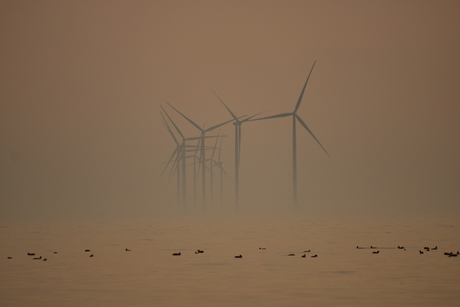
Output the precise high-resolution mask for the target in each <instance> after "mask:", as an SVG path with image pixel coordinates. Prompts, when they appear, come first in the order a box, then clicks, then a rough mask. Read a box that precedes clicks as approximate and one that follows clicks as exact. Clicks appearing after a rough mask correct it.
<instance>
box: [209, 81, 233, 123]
mask: <svg viewBox="0 0 460 307" xmlns="http://www.w3.org/2000/svg"><path fill="white" fill-rule="evenodd" d="M211 90H212V92H213V93H214V95H216V97H217V99H219V100H220V102H222V104H223V105H224V107H225V108H226V109H227V111H228V112H229V113H230V115H231V116H232V117H233V119H234V120H235V121H238V117H236V115H235V114H233V112H232V111H231V110H230V109H229V108H228V107H227V105H226V104H225V103H224V102H223V101H222V99H220V97H219V96H218V95H217V94H216V92H214V90H213V89H211Z"/></svg>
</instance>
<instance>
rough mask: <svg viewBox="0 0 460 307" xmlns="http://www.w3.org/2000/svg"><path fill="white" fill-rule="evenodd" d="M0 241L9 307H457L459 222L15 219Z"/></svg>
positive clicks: (2, 296)
mask: <svg viewBox="0 0 460 307" xmlns="http://www.w3.org/2000/svg"><path fill="white" fill-rule="evenodd" d="M0 242H1V247H0V272H1V275H0V306H28V307H30V306H49V307H51V306H98V307H102V306H112V307H113V306H307V305H308V306H403V305H404V306H460V256H459V257H448V256H446V255H444V252H457V250H460V221H459V220H458V219H456V218H455V217H436V218H433V217H429V218H428V217H416V218H415V217H407V216H405V217H353V218H352V217H334V218H333V217H306V216H297V217H296V216H278V217H273V216H272V217H266V216H265V217H256V216H251V217H241V216H240V217H238V216H233V217H222V216H220V217H219V216H217V217H216V216H213V217H210V216H202V217H180V218H172V217H168V218H152V219H150V220H149V219H139V220H108V219H105V220H104V219H99V220H78V221H76V220H74V221H47V222H27V223H26V222H17V221H16V222H3V223H1V224H0ZM357 246H359V247H362V248H357ZM371 246H373V247H376V248H370V247H371ZM398 246H403V247H404V248H403V249H401V248H397V247H398ZM435 246H437V250H433V249H432V248H433V247H435ZM424 247H430V248H431V249H430V251H426V250H425V249H424ZM126 249H129V251H126ZM198 249H200V250H203V253H195V252H196V251H197V250H198ZM85 250H89V251H88V252H86V251H85ZM376 251H379V253H378V254H375V253H374V252H376ZM420 251H423V252H424V253H423V254H421V253H420ZM27 253H35V256H28V255H27ZM173 253H181V255H180V256H173V255H172V254H173ZM240 254H241V255H242V258H235V256H236V255H240ZM290 254H294V256H289V255H290ZM90 255H93V257H90ZM302 255H305V257H302ZM314 255H317V257H311V256H314ZM39 256H42V259H40V260H33V258H34V257H39ZM8 257H11V259H8ZM44 258H46V261H43V259H44Z"/></svg>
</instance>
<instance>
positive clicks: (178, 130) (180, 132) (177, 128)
mask: <svg viewBox="0 0 460 307" xmlns="http://www.w3.org/2000/svg"><path fill="white" fill-rule="evenodd" d="M160 107H161V108H162V109H163V112H165V114H166V116H167V117H168V118H169V121H170V122H171V123H172V124H173V125H174V128H176V130H177V132H179V135H180V136H181V137H182V139H184V135H183V134H182V131H180V129H179V127H177V125H176V124H175V123H174V121H173V120H172V119H171V117H170V116H169V114H168V112H166V110H165V109H164V108H163V106H162V105H161V104H160Z"/></svg>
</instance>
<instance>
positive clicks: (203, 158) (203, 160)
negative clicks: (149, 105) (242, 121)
mask: <svg viewBox="0 0 460 307" xmlns="http://www.w3.org/2000/svg"><path fill="white" fill-rule="evenodd" d="M168 104H169V106H170V107H171V108H173V109H174V110H175V111H176V112H177V113H179V114H180V115H181V116H182V117H183V118H185V119H186V120H187V121H188V122H189V123H191V124H192V125H193V126H194V127H195V128H197V129H198V130H199V131H200V132H201V154H200V160H201V171H202V173H201V176H202V177H201V180H202V184H201V188H202V204H203V211H204V210H206V154H205V138H206V137H205V134H206V132H209V131H212V130H214V129H217V128H219V127H221V126H223V125H225V124H228V123H229V122H231V121H233V119H231V120H228V121H225V122H223V123H220V124H217V125H214V126H212V127H209V128H207V129H204V128H201V127H200V126H198V125H197V124H196V123H195V122H194V121H193V120H191V119H190V118H188V117H187V116H185V115H184V114H182V113H181V112H180V111H179V110H177V109H176V108H175V107H174V106H173V105H171V104H170V103H169V102H168Z"/></svg>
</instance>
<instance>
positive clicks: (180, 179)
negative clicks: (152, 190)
mask: <svg viewBox="0 0 460 307" xmlns="http://www.w3.org/2000/svg"><path fill="white" fill-rule="evenodd" d="M160 107H161V108H162V109H163V112H164V113H165V114H166V116H167V117H168V119H169V121H170V122H171V123H172V124H173V126H174V128H175V129H176V131H177V132H178V133H179V135H180V136H181V138H182V142H179V141H178V140H177V138H176V136H175V135H174V133H173V132H172V130H171V128H170V126H169V125H168V123H167V121H166V118H165V117H164V115H163V113H161V112H160V114H161V117H162V118H163V124H164V125H165V127H166V129H167V130H168V132H169V133H170V135H171V137H172V138H173V140H174V142H175V143H176V149H175V150H174V152H173V154H172V155H171V158H170V159H169V161H168V163H167V164H166V167H165V169H166V168H167V167H168V165H169V163H170V162H171V161H172V159H173V158H174V156H176V160H175V162H174V165H175V166H176V171H177V199H178V203H179V206H180V204H182V207H183V208H185V207H186V205H187V183H186V182H187V181H186V178H187V176H186V159H187V156H186V152H187V151H188V150H187V147H196V146H192V145H186V141H191V140H199V139H201V138H200V137H189V138H186V137H184V135H183V134H182V132H181V131H180V129H179V127H177V125H176V124H175V123H174V121H173V120H172V119H171V117H170V116H169V115H168V113H167V112H166V110H165V109H164V108H163V106H161V105H160ZM165 169H164V170H165ZM173 169H174V167H173ZM164 170H163V172H164ZM162 174H163V173H162ZM160 176H161V175H160ZM181 196H182V197H181Z"/></svg>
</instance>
